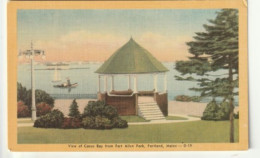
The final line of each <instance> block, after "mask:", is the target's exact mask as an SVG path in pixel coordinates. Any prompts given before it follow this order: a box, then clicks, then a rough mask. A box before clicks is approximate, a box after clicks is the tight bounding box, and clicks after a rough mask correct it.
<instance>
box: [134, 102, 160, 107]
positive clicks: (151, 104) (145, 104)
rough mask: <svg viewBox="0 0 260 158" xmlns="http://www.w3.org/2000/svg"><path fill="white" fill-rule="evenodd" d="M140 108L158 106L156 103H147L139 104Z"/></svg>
mask: <svg viewBox="0 0 260 158" xmlns="http://www.w3.org/2000/svg"><path fill="white" fill-rule="evenodd" d="M138 105H139V106H143V105H144V106H153V105H157V103H156V102H147V103H138Z"/></svg>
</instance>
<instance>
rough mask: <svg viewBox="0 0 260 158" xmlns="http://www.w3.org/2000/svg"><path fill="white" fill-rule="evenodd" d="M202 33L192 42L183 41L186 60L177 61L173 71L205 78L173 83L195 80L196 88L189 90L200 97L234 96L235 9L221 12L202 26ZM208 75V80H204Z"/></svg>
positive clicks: (180, 78) (235, 67)
mask: <svg viewBox="0 0 260 158" xmlns="http://www.w3.org/2000/svg"><path fill="white" fill-rule="evenodd" d="M203 27H204V29H205V31H204V32H197V33H196V36H194V40H193V41H190V42H187V45H188V47H189V53H190V54H191V55H192V57H189V60H188V61H178V62H177V63H176V67H175V68H176V70H177V71H179V72H180V73H181V74H182V75H186V74H189V75H192V74H196V75H201V76H207V78H201V77H199V78H194V77H191V76H188V77H186V78H183V77H180V76H176V79H177V80H188V81H196V82H197V83H198V85H199V86H198V87H195V88H190V89H191V90H194V91H198V92H201V96H203V97H213V98H214V97H224V98H227V97H229V98H230V99H231V98H232V97H233V96H234V95H237V93H234V92H233V90H234V87H238V84H237V83H238V78H237V79H234V78H233V77H234V75H236V74H238V10H236V9H222V10H221V11H219V12H217V17H216V18H215V19H214V20H209V24H205V25H203ZM223 69H227V70H228V71H227V73H226V74H220V75H218V76H219V77H214V78H215V79H214V78H212V77H213V76H212V72H214V71H218V70H223ZM208 76H212V77H208Z"/></svg>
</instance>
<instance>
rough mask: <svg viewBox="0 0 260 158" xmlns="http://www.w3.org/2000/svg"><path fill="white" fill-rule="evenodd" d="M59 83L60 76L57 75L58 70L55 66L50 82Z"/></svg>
mask: <svg viewBox="0 0 260 158" xmlns="http://www.w3.org/2000/svg"><path fill="white" fill-rule="evenodd" d="M59 81H61V76H60V74H59V73H58V69H57V66H56V67H55V71H54V76H53V80H52V82H59Z"/></svg>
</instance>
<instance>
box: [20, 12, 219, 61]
mask: <svg viewBox="0 0 260 158" xmlns="http://www.w3.org/2000/svg"><path fill="white" fill-rule="evenodd" d="M217 11H218V10H216V9H207V10H205V9H203V10H198V9H196V10H188V9H186V10H181V9H128V10H112V9H111V10H98V9H96V10H83V9H82V10H18V12H17V33H18V34H17V35H18V41H17V42H18V51H23V50H26V49H29V48H30V43H31V41H33V43H34V47H35V49H43V50H44V51H45V53H46V61H55V62H57V61H105V60H107V59H108V58H109V57H110V56H111V55H112V54H113V53H114V52H115V51H116V50H117V49H119V48H120V47H121V46H123V45H124V44H125V43H126V42H127V41H128V40H129V39H130V38H131V37H132V38H133V39H134V40H135V41H136V42H137V43H139V44H140V45H141V46H143V47H144V48H145V49H147V50H148V51H149V52H151V53H152V55H153V56H155V57H156V58H157V59H158V60H160V61H167V62H170V61H179V60H187V59H188V58H187V57H188V56H189V53H188V46H187V45H186V42H189V41H191V40H193V36H195V32H201V31H204V28H203V24H208V20H209V19H214V18H215V17H216V12H217Z"/></svg>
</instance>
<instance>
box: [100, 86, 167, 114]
mask: <svg viewBox="0 0 260 158" xmlns="http://www.w3.org/2000/svg"><path fill="white" fill-rule="evenodd" d="M143 97H151V100H152V101H153V102H154V103H156V104H157V106H158V107H159V109H160V111H161V112H162V113H163V115H164V116H167V115H168V99H167V98H168V94H167V93H158V92H154V91H140V92H137V93H133V91H131V90H128V91H111V92H110V93H107V92H104V93H98V100H100V101H105V103H106V104H107V105H111V106H113V107H115V108H117V111H118V114H119V115H140V110H141V109H140V106H139V105H142V106H146V105H145V104H146V103H151V102H150V101H148V102H146V101H143V100H142V98H143ZM147 106H149V105H147Z"/></svg>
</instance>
